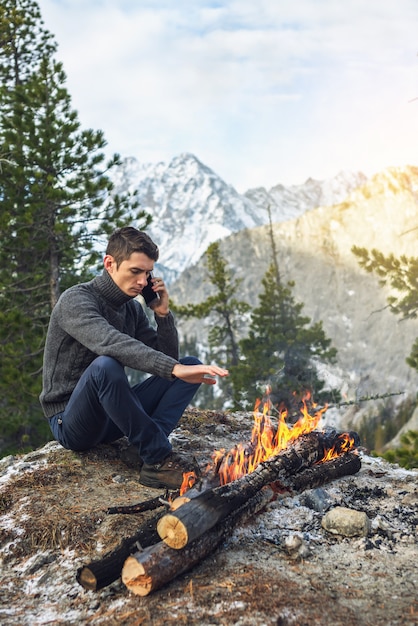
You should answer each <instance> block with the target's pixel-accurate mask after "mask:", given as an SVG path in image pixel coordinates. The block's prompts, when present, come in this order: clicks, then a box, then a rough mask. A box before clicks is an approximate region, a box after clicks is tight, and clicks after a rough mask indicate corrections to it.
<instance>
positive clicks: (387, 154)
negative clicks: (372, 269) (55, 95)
mask: <svg viewBox="0 0 418 626" xmlns="http://www.w3.org/2000/svg"><path fill="white" fill-rule="evenodd" d="M39 5H40V8H41V12H42V15H43V17H44V20H45V23H46V27H47V28H49V30H51V32H53V33H54V35H55V37H56V40H57V41H58V44H59V51H58V56H59V57H60V58H61V59H62V60H63V62H64V68H65V70H66V72H67V75H68V89H69V92H70V93H71V95H72V98H73V105H74V107H75V108H76V109H78V110H79V114H80V119H81V122H82V124H83V125H86V126H91V127H93V128H101V129H103V130H104V132H105V136H106V138H107V139H108V142H109V147H110V148H111V150H112V151H118V152H121V153H122V154H123V155H134V156H136V157H137V158H138V159H140V160H145V161H158V160H161V159H163V160H167V159H170V158H172V157H173V156H175V155H177V154H179V153H180V152H184V151H191V152H194V153H195V154H196V156H198V157H199V158H200V159H201V160H203V161H204V162H206V163H207V164H208V165H209V166H210V167H212V168H213V169H215V170H216V171H217V173H218V174H219V175H221V176H222V177H224V178H225V179H226V180H227V181H228V182H232V183H233V184H235V185H236V186H237V187H239V188H240V190H244V189H245V186H246V185H247V184H248V186H252V185H256V184H264V185H266V186H269V184H270V185H271V186H272V185H273V184H277V183H278V182H285V183H286V182H301V181H302V180H304V179H305V178H307V177H308V176H310V175H312V176H316V177H324V176H328V175H332V174H333V173H336V172H337V171H339V170H340V169H342V168H346V167H349V168H350V169H365V166H366V165H367V166H368V167H369V169H370V168H373V167H374V166H376V169H378V168H380V167H384V166H385V164H386V165H392V164H395V161H397V160H400V159H402V158H410V157H411V155H412V156H413V155H414V154H415V152H414V150H415V144H416V137H414V138H412V136H411V132H408V128H409V130H411V129H413V131H414V132H415V129H416V124H415V121H414V119H415V118H418V110H417V107H415V109H413V107H411V106H409V108H408V106H407V104H406V103H407V102H408V100H410V99H412V98H413V97H414V96H418V84H417V69H418V68H417V57H416V54H417V49H416V48H417V40H416V32H415V31H416V23H417V17H418V5H417V3H416V0H398V2H396V3H394V2H393V1H392V0H369V1H368V2H364V1H363V0H350V1H349V2H346V3H343V2H341V1H340V0H298V1H297V2H295V1H294V0H281V1H280V2H277V0H258V1H257V2H254V1H253V0H239V1H235V0H225V1H221V0H220V1H214V0H212V1H208V0H195V1H194V2H192V3H191V2H189V1H188V2H185V1H184V0H178V1H177V2H175V3H173V2H171V1H170V2H169V1H168V0H167V1H164V0H153V1H152V2H151V1H144V0H130V1H126V0H125V1H122V2H121V1H117V0H107V1H106V0H96V1H93V2H88V3H86V2H85V1H83V0H66V1H64V0H61V1H58V0H41V1H40V2H39ZM414 116H415V117H414ZM382 137H386V143H385V141H383V140H382ZM319 151H320V154H319ZM255 159H257V164H256V165H255ZM405 163H406V162H405ZM281 177H282V178H281Z"/></svg>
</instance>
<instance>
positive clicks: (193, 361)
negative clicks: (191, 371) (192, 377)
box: [179, 356, 202, 365]
mask: <svg viewBox="0 0 418 626" xmlns="http://www.w3.org/2000/svg"><path fill="white" fill-rule="evenodd" d="M179 360H180V363H181V364H182V365H201V364H202V361H200V360H199V359H198V358H197V357H196V356H185V357H183V358H181V359H179Z"/></svg>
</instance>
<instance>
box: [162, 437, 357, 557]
mask: <svg viewBox="0 0 418 626" xmlns="http://www.w3.org/2000/svg"><path fill="white" fill-rule="evenodd" d="M343 437H344V441H346V439H347V434H343V435H342V434H336V433H335V432H332V433H322V432H311V433H308V434H306V435H302V436H300V437H298V438H297V439H296V440H295V441H294V442H293V443H292V445H291V446H289V447H288V448H286V449H284V450H282V451H281V452H280V453H279V454H278V455H277V456H275V457H272V458H270V459H268V460H267V461H264V462H263V463H260V465H259V466H258V467H257V468H256V469H255V470H254V471H253V472H251V473H250V474H246V475H244V476H242V477H241V478H239V479H237V480H234V481H233V482H231V483H228V484H226V485H223V486H221V487H216V488H214V489H209V490H207V491H204V492H203V493H201V494H199V495H198V496H196V497H194V498H193V499H191V500H190V501H189V502H186V503H184V504H183V505H182V506H180V507H179V508H178V509H176V510H175V511H171V512H170V513H168V514H166V515H164V516H163V517H162V518H161V519H160V520H159V522H158V524H157V531H158V534H159V536H160V537H161V539H162V540H163V541H165V542H166V543H167V544H168V545H169V546H170V547H171V548H175V549H177V550H178V549H181V548H184V546H185V545H187V543H189V542H191V541H193V540H194V539H196V538H197V537H199V536H201V535H202V534H204V533H205V532H206V531H208V530H209V529H210V528H213V527H214V526H215V525H216V524H217V523H218V522H219V521H220V520H222V519H223V518H225V517H226V516H227V515H228V514H229V513H231V512H232V511H234V510H235V509H238V508H239V507H240V506H241V505H242V504H243V503H244V502H245V501H246V500H248V499H249V498H251V497H252V496H253V495H255V494H256V493H257V491H259V490H260V489H261V488H262V487H263V486H264V485H268V484H269V483H272V482H275V481H277V480H279V481H280V480H286V479H287V478H289V477H290V476H291V475H295V474H297V472H300V471H301V470H303V469H305V468H306V467H309V466H312V465H313V464H314V463H317V462H318V461H320V460H321V459H323V458H324V456H325V453H326V451H327V450H330V449H332V448H334V449H336V450H337V452H338V451H339V446H340V445H342V444H341V442H342V441H343V439H342V438H343ZM351 439H352V441H353V442H354V441H355V438H354V437H351Z"/></svg>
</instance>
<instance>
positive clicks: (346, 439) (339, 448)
mask: <svg viewBox="0 0 418 626" xmlns="http://www.w3.org/2000/svg"><path fill="white" fill-rule="evenodd" d="M354 447H355V441H354V437H350V435H349V434H348V433H341V435H339V436H338V442H337V443H336V444H335V445H334V446H332V448H330V449H329V450H327V451H326V452H325V454H324V456H323V458H322V459H321V460H320V461H319V463H325V462H326V461H331V460H332V459H335V458H337V456H340V455H341V454H344V452H349V451H350V450H352V449H353V448H354Z"/></svg>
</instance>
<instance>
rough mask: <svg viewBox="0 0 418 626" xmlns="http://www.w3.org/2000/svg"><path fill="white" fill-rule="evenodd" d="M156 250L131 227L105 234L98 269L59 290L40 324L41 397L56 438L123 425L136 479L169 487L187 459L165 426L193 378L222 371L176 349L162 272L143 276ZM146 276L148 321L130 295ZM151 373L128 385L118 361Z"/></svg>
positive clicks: (67, 440)
mask: <svg viewBox="0 0 418 626" xmlns="http://www.w3.org/2000/svg"><path fill="white" fill-rule="evenodd" d="M158 255H159V251H158V248H157V246H156V245H155V243H154V242H153V241H152V240H151V239H150V237H149V236H148V235H147V234H146V233H144V232H141V231H138V230H137V229H135V228H132V227H125V228H121V229H119V230H117V231H115V232H114V233H113V234H112V235H111V237H110V239H109V242H108V246H107V249H106V254H105V257H104V261H103V264H104V270H103V273H102V274H101V275H99V276H97V277H96V278H94V279H93V280H91V281H90V282H87V283H82V284H79V285H75V286H74V287H71V288H70V289H68V290H67V291H65V292H64V293H63V294H62V295H61V297H60V298H59V300H58V302H57V304H56V306H55V307H54V309H53V311H52V314H51V319H50V323H49V328H48V334H47V339H46V345H45V353H44V367H43V389H42V393H41V395H40V402H41V405H42V408H43V411H44V414H45V416H46V417H47V418H48V419H49V423H50V427H51V430H52V433H53V435H54V437H55V439H56V440H57V441H59V442H60V443H61V444H62V445H63V446H64V447H65V448H68V449H70V450H86V449H88V448H91V447H93V446H95V445H97V444H99V443H103V442H109V441H114V440H116V439H118V438H120V437H122V436H123V435H125V436H126V437H127V438H128V440H129V442H130V443H131V444H133V445H134V446H136V447H137V449H138V453H139V456H140V457H141V458H142V460H143V466H142V469H141V473H140V479H139V480H140V482H141V484H143V485H146V486H148V487H155V488H162V487H167V488H170V489H178V488H179V487H180V486H181V483H182V479H183V472H187V471H190V470H193V469H195V466H194V465H193V464H192V463H191V462H190V460H187V459H185V458H183V457H182V456H180V455H178V454H176V453H174V452H173V451H172V447H171V444H170V442H169V440H168V435H169V434H170V433H171V432H172V430H173V429H174V428H175V427H176V426H177V423H178V421H179V419H180V417H181V415H182V413H183V411H184V409H185V408H186V406H187V405H188V404H189V403H190V401H191V400H192V398H193V396H194V395H195V393H196V391H197V390H198V388H199V386H200V384H201V383H204V384H207V385H214V384H215V383H216V377H217V376H221V377H223V376H227V375H228V371H227V370H225V369H223V368H221V367H218V366H216V365H204V364H202V363H201V362H200V361H199V360H198V359H196V358H195V357H186V358H183V359H179V358H178V357H179V355H178V349H179V347H178V336H177V330H176V327H175V323H174V318H173V315H172V313H171V312H170V309H169V297H168V292H167V289H166V286H165V284H164V281H163V280H162V278H150V276H151V272H152V270H153V268H154V262H155V261H157V260H158ZM148 284H149V287H148V289H149V288H151V289H152V291H153V292H154V293H155V299H153V301H152V302H151V303H150V306H151V307H152V309H153V312H154V318H155V322H156V329H154V328H153V327H152V326H151V325H150V324H149V321H148V318H147V316H146V314H145V312H144V310H143V308H142V306H141V304H140V303H139V302H138V301H137V300H135V298H136V296H138V295H139V294H141V292H142V290H143V289H144V288H145V287H146V286H147V285H148ZM125 366H128V367H130V368H133V369H137V370H140V371H143V372H147V373H149V374H151V376H150V377H149V378H147V379H146V380H145V381H144V382H142V383H139V384H137V385H134V386H132V387H131V386H130V384H129V382H128V379H127V377H126V374H125V370H124V367H125Z"/></svg>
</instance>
